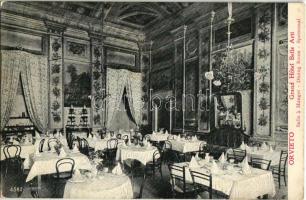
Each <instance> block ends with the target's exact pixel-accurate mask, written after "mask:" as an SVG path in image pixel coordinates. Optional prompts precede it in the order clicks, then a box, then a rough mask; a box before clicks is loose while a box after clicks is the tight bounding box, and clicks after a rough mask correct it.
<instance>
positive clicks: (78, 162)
mask: <svg viewBox="0 0 306 200" xmlns="http://www.w3.org/2000/svg"><path fill="white" fill-rule="evenodd" d="M65 152H66V155H65V156H60V155H58V154H57V153H56V152H52V151H45V152H41V153H34V154H32V155H30V171H29V174H28V176H27V178H26V182H29V181H31V180H32V179H33V178H34V177H36V176H41V175H46V174H53V173H56V167H55V166H56V162H57V161H58V160H60V159H62V158H72V159H73V160H74V161H75V166H74V167H75V169H86V170H90V169H91V164H90V161H89V159H88V157H87V156H86V155H84V154H82V153H80V152H79V151H75V150H70V149H68V148H65ZM61 170H62V171H65V170H67V171H68V170H69V169H64V168H63V169H62V168H61Z"/></svg>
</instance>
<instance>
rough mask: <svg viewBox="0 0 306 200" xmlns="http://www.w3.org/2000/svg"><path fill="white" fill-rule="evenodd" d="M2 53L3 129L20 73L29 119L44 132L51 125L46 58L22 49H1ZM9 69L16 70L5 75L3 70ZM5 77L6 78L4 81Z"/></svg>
mask: <svg viewBox="0 0 306 200" xmlns="http://www.w3.org/2000/svg"><path fill="white" fill-rule="evenodd" d="M1 54H2V69H1V129H3V128H4V126H5V124H6V123H7V121H8V120H9V116H10V112H11V110H12V108H11V107H12V105H13V102H14V98H15V96H16V92H17V86H18V81H19V75H20V76H21V82H22V87H23V91H24V97H25V103H26V107H27V111H28V113H29V116H30V119H31V121H32V122H33V124H34V125H35V126H36V128H37V129H38V130H39V131H41V132H45V131H46V130H47V126H48V65H47V59H46V58H45V57H44V56H40V55H34V54H30V53H27V52H23V51H1ZM8 68H9V69H8ZM7 71H14V72H11V75H6V76H5V75H4V73H3V72H7ZM2 76H5V77H2ZM2 78H5V79H4V81H2V80H3V79H2ZM2 82H4V84H3V83H2ZM8 83H9V84H10V85H8ZM7 90H9V91H10V92H8V91H7ZM10 93H14V94H10ZM2 99H4V100H2ZM6 102H9V104H6ZM2 108H4V109H5V113H4V115H2Z"/></svg>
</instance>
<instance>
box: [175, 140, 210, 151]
mask: <svg viewBox="0 0 306 200" xmlns="http://www.w3.org/2000/svg"><path fill="white" fill-rule="evenodd" d="M169 141H170V143H171V148H172V150H174V151H178V152H181V153H189V152H196V151H199V150H200V145H206V144H207V142H206V141H203V140H198V139H191V140H186V139H185V138H181V139H179V140H178V139H171V140H169Z"/></svg>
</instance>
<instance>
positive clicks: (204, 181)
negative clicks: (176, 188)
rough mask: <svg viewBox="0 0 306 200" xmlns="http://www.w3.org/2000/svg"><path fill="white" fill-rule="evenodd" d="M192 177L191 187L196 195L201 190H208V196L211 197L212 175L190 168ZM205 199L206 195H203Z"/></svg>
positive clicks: (200, 192) (199, 193)
mask: <svg viewBox="0 0 306 200" xmlns="http://www.w3.org/2000/svg"><path fill="white" fill-rule="evenodd" d="M190 174H191V177H192V182H193V188H194V190H195V192H196V194H197V195H200V196H201V194H202V193H203V192H208V198H209V199H212V177H211V174H210V173H209V172H207V173H200V172H196V171H192V170H190ZM205 199H207V197H205Z"/></svg>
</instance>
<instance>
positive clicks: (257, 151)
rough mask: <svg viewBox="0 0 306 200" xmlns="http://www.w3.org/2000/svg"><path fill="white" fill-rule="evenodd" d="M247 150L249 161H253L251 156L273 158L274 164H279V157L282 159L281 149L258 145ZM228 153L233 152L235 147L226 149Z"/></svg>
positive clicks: (272, 162)
mask: <svg viewBox="0 0 306 200" xmlns="http://www.w3.org/2000/svg"><path fill="white" fill-rule="evenodd" d="M238 149H240V148H238ZM240 150H242V149H240ZM243 150H244V149H243ZM245 150H246V155H247V158H248V161H249V162H251V158H261V159H265V160H271V165H272V166H273V165H274V166H275V165H278V164H279V159H280V154H281V152H280V151H279V150H273V149H269V148H257V147H249V148H246V149H245ZM226 154H233V149H231V148H230V149H228V150H227V151H226Z"/></svg>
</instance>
